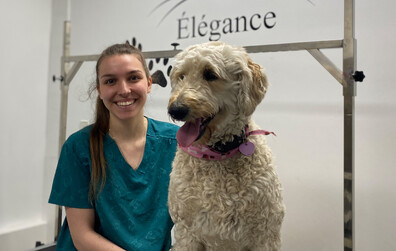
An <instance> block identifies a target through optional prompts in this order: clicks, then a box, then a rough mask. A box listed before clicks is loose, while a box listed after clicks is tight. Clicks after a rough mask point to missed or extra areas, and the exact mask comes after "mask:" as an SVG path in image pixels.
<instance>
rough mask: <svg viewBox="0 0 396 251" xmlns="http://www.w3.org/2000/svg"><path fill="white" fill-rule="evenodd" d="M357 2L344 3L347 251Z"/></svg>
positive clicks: (350, 244)
mask: <svg viewBox="0 0 396 251" xmlns="http://www.w3.org/2000/svg"><path fill="white" fill-rule="evenodd" d="M354 19H355V1H354V0H345V1H344V44H343V73H344V78H345V82H344V87H343V95H344V251H351V250H355V233H354V229H355V227H354V223H355V213H354V210H355V194H354V192H355V191H354V190H355V189H354V188H355V187H354V178H355V176H354V166H355V151H354V150H355V149H354V147H355V146H354V144H355V130H354V128H355V96H356V82H355V79H354V78H353V74H354V72H355V69H356V40H355V27H354Z"/></svg>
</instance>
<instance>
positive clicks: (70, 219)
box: [66, 207, 124, 251]
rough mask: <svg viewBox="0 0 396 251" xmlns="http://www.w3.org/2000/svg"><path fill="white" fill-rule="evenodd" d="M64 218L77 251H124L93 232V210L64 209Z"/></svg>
mask: <svg viewBox="0 0 396 251" xmlns="http://www.w3.org/2000/svg"><path fill="white" fill-rule="evenodd" d="M66 217H67V223H68V224H69V229H70V234H71V236H72V239H73V244H74V246H75V247H76V248H77V249H78V250H79V251H84V250H89V251H91V250H95V251H96V250H97V251H102V250H103V251H105V250H109V251H110V250H111V251H113V250H114V251H119V250H124V249H122V248H120V247H118V246H117V245H115V244H113V243H112V242H110V241H109V240H107V239H106V238H104V237H103V236H101V235H100V234H98V233H96V232H95V230H94V225H95V211H94V209H80V208H71V207H66Z"/></svg>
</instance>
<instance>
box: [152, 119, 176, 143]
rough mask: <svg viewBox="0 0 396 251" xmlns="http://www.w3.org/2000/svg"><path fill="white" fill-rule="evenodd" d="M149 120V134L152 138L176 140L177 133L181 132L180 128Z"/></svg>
mask: <svg viewBox="0 0 396 251" xmlns="http://www.w3.org/2000/svg"><path fill="white" fill-rule="evenodd" d="M147 120H148V122H149V123H148V124H149V126H148V127H149V128H148V131H147V134H149V135H151V136H157V137H163V138H171V139H176V133H177V131H178V130H179V126H177V125H175V124H172V123H169V122H165V121H160V120H155V119H152V118H148V117H147Z"/></svg>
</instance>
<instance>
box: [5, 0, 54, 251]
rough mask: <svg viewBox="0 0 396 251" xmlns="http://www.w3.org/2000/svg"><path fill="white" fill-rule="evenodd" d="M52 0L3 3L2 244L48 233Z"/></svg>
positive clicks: (22, 245) (19, 245) (23, 245)
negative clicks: (45, 200) (45, 173)
mask: <svg viewBox="0 0 396 251" xmlns="http://www.w3.org/2000/svg"><path fill="white" fill-rule="evenodd" d="M50 28H51V1H50V0H37V1H29V0H17V1H1V2H0V31H1V39H0V55H1V56H0V72H1V74H0V75H1V80H0V83H1V91H0V96H1V98H0V115H1V123H0V131H1V134H0V249H1V250H23V249H27V248H31V247H34V244H35V241H36V240H40V239H42V238H43V237H45V235H46V231H45V230H46V221H47V219H46V216H45V215H44V213H43V212H44V209H45V208H46V205H45V204H44V203H43V179H44V176H43V170H44V169H43V168H44V156H45V138H46V134H45V130H46V117H47V89H48V80H49V76H48V64H49V52H50V50H49V45H50Z"/></svg>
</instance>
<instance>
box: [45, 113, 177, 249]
mask: <svg viewBox="0 0 396 251" xmlns="http://www.w3.org/2000/svg"><path fill="white" fill-rule="evenodd" d="M147 120H148V128H147V136H146V145H145V149H144V155H143V158H142V161H141V163H140V165H139V167H138V168H137V169H136V170H134V169H133V168H132V167H131V166H130V165H129V164H128V162H127V161H126V160H125V159H124V157H123V156H122V153H121V151H120V149H119V148H118V146H117V144H116V142H115V141H114V140H113V139H112V138H111V137H110V136H109V135H108V134H106V136H105V137H104V142H103V146H104V153H105V158H106V162H107V164H108V166H107V171H106V176H107V177H106V183H105V185H104V187H103V190H102V191H101V192H100V194H99V195H98V197H97V198H96V199H95V201H94V202H93V204H91V202H90V201H89V197H88V192H89V181H90V176H91V161H90V155H89V133H90V131H91V128H92V126H88V127H86V128H83V129H82V130H80V131H78V132H76V133H74V134H72V135H71V136H70V137H69V138H68V140H67V141H66V142H65V144H64V146H63V147H62V152H61V156H60V158H59V162H58V167H57V171H56V174H55V177H54V182H53V187H52V191H51V195H50V199H49V202H50V203H53V204H58V205H62V206H66V207H73V208H93V209H95V218H96V221H95V230H96V231H97V232H98V233H100V234H101V235H103V236H104V237H105V238H107V239H109V240H111V241H112V242H113V243H115V244H116V245H119V246H120V247H122V248H124V249H126V250H139V251H145V250H147V251H157V250H158V251H160V250H169V248H170V242H171V236H170V230H171V228H172V226H173V223H172V220H171V218H170V216H169V213H168V208H167V193H168V186H169V174H170V171H171V163H172V161H173V158H174V155H175V152H176V146H177V142H176V132H177V130H178V127H177V126H175V125H173V124H169V123H165V122H160V121H156V120H153V119H150V118H147ZM57 250H76V249H75V247H74V246H73V243H72V240H71V237H70V231H69V228H68V225H67V220H66V219H65V221H64V224H63V226H62V230H61V234H60V236H59V238H58V247H57Z"/></svg>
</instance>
